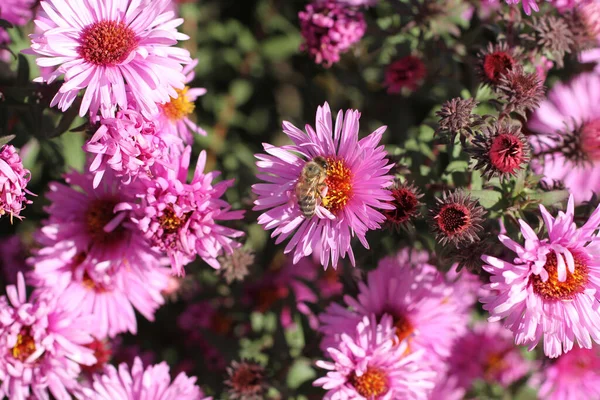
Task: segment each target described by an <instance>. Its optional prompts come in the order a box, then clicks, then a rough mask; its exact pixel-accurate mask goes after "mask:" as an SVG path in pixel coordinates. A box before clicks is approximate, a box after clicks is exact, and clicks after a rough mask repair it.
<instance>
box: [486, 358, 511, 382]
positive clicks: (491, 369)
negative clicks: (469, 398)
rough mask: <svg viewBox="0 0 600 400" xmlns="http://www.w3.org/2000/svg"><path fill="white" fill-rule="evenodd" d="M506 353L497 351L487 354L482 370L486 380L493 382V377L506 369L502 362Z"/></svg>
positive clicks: (504, 362) (504, 363)
mask: <svg viewBox="0 0 600 400" xmlns="http://www.w3.org/2000/svg"><path fill="white" fill-rule="evenodd" d="M506 353H507V352H506V351H498V352H493V353H490V354H488V356H487V359H486V363H485V365H484V368H483V370H484V372H483V374H484V376H485V378H486V379H487V380H489V381H492V380H494V378H495V376H496V375H497V374H498V373H500V372H501V371H502V370H503V369H504V368H505V367H506V361H505V360H504V356H505V355H506Z"/></svg>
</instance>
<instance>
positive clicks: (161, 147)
mask: <svg viewBox="0 0 600 400" xmlns="http://www.w3.org/2000/svg"><path fill="white" fill-rule="evenodd" d="M130 105H131V103H130ZM100 123H101V125H100V127H99V128H98V130H97V131H96V133H94V135H93V136H92V138H91V139H90V140H89V141H88V142H87V143H86V144H85V145H84V146H83V149H84V150H85V151H87V152H89V153H91V154H94V155H95V157H94V159H93V161H92V162H91V164H90V166H89V168H90V172H92V173H94V187H98V185H99V184H100V181H101V180H102V177H103V176H104V173H105V172H106V171H107V169H112V170H113V171H114V173H115V175H116V176H117V177H120V178H122V181H123V183H124V184H129V183H131V181H132V180H134V179H135V178H136V177H138V176H139V175H142V174H144V175H149V174H150V168H151V167H152V165H154V163H156V162H162V161H164V160H165V159H166V158H167V155H168V148H169V145H170V144H171V143H173V140H169V138H168V136H166V135H164V134H163V133H162V132H161V131H160V127H158V126H157V125H156V123H155V122H154V121H149V120H147V119H146V118H144V117H143V116H142V114H140V113H139V112H137V111H135V110H133V109H128V110H119V111H117V113H116V115H115V117H110V118H102V119H101V120H100Z"/></svg>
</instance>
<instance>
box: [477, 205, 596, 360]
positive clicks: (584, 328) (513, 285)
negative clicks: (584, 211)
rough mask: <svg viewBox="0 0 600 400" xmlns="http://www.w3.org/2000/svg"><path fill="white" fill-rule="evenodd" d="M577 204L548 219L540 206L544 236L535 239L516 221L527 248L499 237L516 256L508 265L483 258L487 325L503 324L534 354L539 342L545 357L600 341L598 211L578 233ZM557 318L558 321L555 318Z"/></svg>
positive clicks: (534, 236)
mask: <svg viewBox="0 0 600 400" xmlns="http://www.w3.org/2000/svg"><path fill="white" fill-rule="evenodd" d="M574 210H575V202H574V199H573V196H571V197H570V198H569V202H568V205H567V210H566V213H565V212H562V211H560V212H559V213H558V215H557V216H556V217H552V216H551V215H550V214H549V213H548V211H546V209H545V208H544V206H542V205H540V212H541V217H542V219H543V220H544V224H545V226H546V229H547V231H548V237H547V238H545V239H539V238H538V236H537V235H536V233H535V232H534V230H533V229H532V228H531V227H530V226H529V225H528V224H527V223H526V222H525V221H523V220H519V223H520V225H521V233H522V234H523V238H524V241H525V243H524V244H523V245H521V244H519V243H517V242H515V241H514V240H512V239H510V238H509V237H507V236H505V235H500V236H498V238H499V240H500V241H501V242H502V244H504V246H506V247H507V248H508V249H510V250H511V251H513V252H514V253H516V258H514V259H513V260H512V262H508V261H504V260H500V259H498V258H496V257H491V256H483V257H482V259H483V261H485V264H484V265H483V269H484V270H486V271H487V272H489V273H490V274H491V277H490V284H489V285H486V288H487V289H489V290H490V292H489V294H488V295H485V296H483V297H482V298H481V302H482V303H483V308H484V309H485V310H488V311H489V313H490V318H489V320H490V321H499V320H502V319H506V321H505V326H506V327H507V328H509V329H510V330H511V331H513V333H514V335H515V342H516V343H517V344H525V345H528V346H529V349H530V350H531V349H533V348H534V347H535V346H536V345H537V344H538V343H539V342H540V341H541V340H542V339H543V341H544V353H545V354H546V355H547V356H548V357H558V356H559V355H561V354H563V353H567V352H569V351H570V350H571V349H572V348H573V344H575V343H578V344H579V346H581V347H585V348H591V347H592V340H593V341H595V342H597V343H599V342H600V316H599V315H598V312H597V304H598V301H599V300H600V284H599V282H600V261H598V260H600V257H599V255H600V249H599V248H598V246H597V244H596V242H595V238H596V233H595V232H597V230H598V228H599V226H600V207H599V208H597V209H596V210H595V211H594V212H593V213H592V215H591V216H590V218H589V219H588V220H587V221H586V223H585V224H584V225H583V226H581V227H580V228H578V227H577V226H576V225H575V222H574V217H575V215H574ZM557 316H560V317H559V318H557Z"/></svg>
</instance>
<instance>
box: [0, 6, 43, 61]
mask: <svg viewBox="0 0 600 400" xmlns="http://www.w3.org/2000/svg"><path fill="white" fill-rule="evenodd" d="M35 3H36V0H3V1H2V4H0V19H3V20H5V21H8V22H10V23H11V24H12V25H16V26H21V25H25V24H26V23H27V22H29V21H30V20H31V18H32V16H33V7H34V6H35ZM9 43H10V36H9V35H8V32H6V30H5V29H4V28H2V27H0V46H1V45H7V44H9ZM10 57H11V54H10V52H9V51H6V50H4V49H0V60H3V61H6V62H9V61H10Z"/></svg>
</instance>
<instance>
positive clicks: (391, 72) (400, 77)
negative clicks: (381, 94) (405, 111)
mask: <svg viewBox="0 0 600 400" xmlns="http://www.w3.org/2000/svg"><path fill="white" fill-rule="evenodd" d="M426 74H427V69H426V68H425V64H424V63H423V61H422V60H421V59H420V58H419V57H416V56H406V57H403V58H401V59H399V60H396V61H393V62H392V63H391V64H389V65H388V66H387V67H386V69H385V81H384V86H386V87H387V91H388V93H391V94H398V93H401V92H402V91H403V90H404V91H413V90H416V89H417V88H418V87H419V86H420V85H421V83H422V82H423V79H425V75H426Z"/></svg>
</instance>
